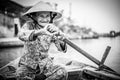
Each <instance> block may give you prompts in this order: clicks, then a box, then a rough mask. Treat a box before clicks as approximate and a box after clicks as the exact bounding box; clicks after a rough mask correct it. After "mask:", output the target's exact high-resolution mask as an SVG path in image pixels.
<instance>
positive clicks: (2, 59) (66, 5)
mask: <svg viewBox="0 0 120 80" xmlns="http://www.w3.org/2000/svg"><path fill="white" fill-rule="evenodd" d="M39 1H44V2H48V3H50V4H51V5H52V6H53V7H54V8H55V9H56V10H58V11H60V12H61V13H62V14H63V17H62V18H61V19H60V20H59V21H56V22H55V25H56V26H57V27H59V28H60V29H61V30H62V31H63V32H64V33H66V34H67V36H68V38H69V39H70V40H71V41H72V42H73V43H75V44H76V45H77V46H79V47H80V48H82V49H83V50H85V51H86V52H88V53H89V54H91V55H92V56H94V57H95V58H97V59H98V60H101V59H102V56H103V54H104V52H105V49H106V47H107V46H111V50H110V52H109V55H108V57H107V59H106V61H105V64H106V65H107V66H109V67H110V68H112V69H113V70H115V71H117V72H118V73H120V69H119V67H120V46H119V43H120V0H0V67H3V66H4V65H6V64H7V63H9V62H10V61H12V60H15V59H16V58H18V57H20V56H21V55H22V54H23V42H22V41H20V40H19V39H18V32H19V30H20V28H21V27H22V25H23V24H24V23H25V22H26V20H27V19H26V18H22V17H21V15H22V14H23V13H24V12H26V11H27V10H28V9H29V8H31V7H32V6H33V5H35V4H36V3H37V2H39ZM51 46H52V47H51V49H50V51H49V52H50V56H53V57H57V58H60V57H64V58H69V59H72V60H77V61H79V62H83V63H87V64H90V65H94V66H96V64H94V63H93V62H92V61H90V60H89V59H87V58H86V57H84V56H83V55H82V54H80V53H78V52H77V51H75V50H74V49H72V48H71V47H70V46H68V51H67V53H60V52H58V51H57V49H56V47H55V46H54V45H51Z"/></svg>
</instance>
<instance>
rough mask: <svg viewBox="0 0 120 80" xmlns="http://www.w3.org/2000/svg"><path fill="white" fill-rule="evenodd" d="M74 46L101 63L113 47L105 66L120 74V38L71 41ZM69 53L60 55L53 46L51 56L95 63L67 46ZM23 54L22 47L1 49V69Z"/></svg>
mask: <svg viewBox="0 0 120 80" xmlns="http://www.w3.org/2000/svg"><path fill="white" fill-rule="evenodd" d="M71 41H72V42H73V43H74V44H76V45H77V46H79V47H80V48H81V49H83V50H84V51H86V52H87V53H89V54H90V55H92V56H93V57H95V58H96V59H98V60H99V61H101V58H102V56H103V54H104V52H105V49H106V48H107V46H111V50H110V52H109V54H108V56H107V58H106V61H105V63H104V64H105V65H107V66H109V67H110V68H112V69H113V70H115V71H117V72H118V73H120V45H119V44H120V37H116V38H99V39H86V40H81V39H80V40H71ZM67 47H68V49H67V53H60V52H58V51H57V48H56V47H55V46H54V45H51V48H50V51H49V52H50V56H53V57H57V58H58V57H63V58H67V59H70V60H76V61H79V62H83V63H86V64H90V65H93V66H97V65H96V64H95V63H93V62H92V61H90V60H89V59H87V58H86V57H84V56H83V55H82V54H80V53H79V52H77V51H76V50H74V49H73V48H71V47H70V46H67ZM22 54H23V48H22V47H16V48H6V49H0V67H2V66H4V65H5V64H7V63H9V62H10V61H12V60H14V59H16V58H17V57H19V56H21V55H22Z"/></svg>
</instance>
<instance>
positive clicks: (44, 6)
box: [22, 1, 62, 19]
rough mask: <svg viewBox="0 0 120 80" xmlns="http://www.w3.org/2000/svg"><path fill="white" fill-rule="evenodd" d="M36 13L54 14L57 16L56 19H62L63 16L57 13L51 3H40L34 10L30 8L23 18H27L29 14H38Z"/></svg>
mask: <svg viewBox="0 0 120 80" xmlns="http://www.w3.org/2000/svg"><path fill="white" fill-rule="evenodd" d="M36 12H53V14H54V13H56V14H57V15H56V16H55V18H54V19H59V18H61V17H62V14H61V13H59V12H58V11H56V10H55V9H54V8H53V7H52V5H50V4H49V3H45V2H42V1H40V2H39V3H37V4H35V5H34V6H33V7H32V8H30V9H29V10H28V11H27V12H25V13H24V14H23V15H22V16H25V15H27V14H31V13H36Z"/></svg>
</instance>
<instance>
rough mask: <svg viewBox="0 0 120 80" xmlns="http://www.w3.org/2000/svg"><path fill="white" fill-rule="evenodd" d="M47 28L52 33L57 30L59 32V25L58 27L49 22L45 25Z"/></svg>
mask: <svg viewBox="0 0 120 80" xmlns="http://www.w3.org/2000/svg"><path fill="white" fill-rule="evenodd" d="M45 28H46V30H47V31H49V32H50V33H55V32H59V29H58V27H56V26H55V25H53V24H48V25H46V26H45Z"/></svg>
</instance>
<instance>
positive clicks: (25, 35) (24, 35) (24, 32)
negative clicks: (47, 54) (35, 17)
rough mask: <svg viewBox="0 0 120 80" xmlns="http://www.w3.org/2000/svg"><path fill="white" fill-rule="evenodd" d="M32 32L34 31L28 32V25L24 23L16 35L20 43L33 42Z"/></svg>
mask: <svg viewBox="0 0 120 80" xmlns="http://www.w3.org/2000/svg"><path fill="white" fill-rule="evenodd" d="M34 32H35V30H30V25H29V24H28V23H25V24H24V25H23V26H22V28H21V29H20V32H19V34H18V36H19V39H20V40H22V41H32V40H34V36H33V35H34Z"/></svg>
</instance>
